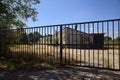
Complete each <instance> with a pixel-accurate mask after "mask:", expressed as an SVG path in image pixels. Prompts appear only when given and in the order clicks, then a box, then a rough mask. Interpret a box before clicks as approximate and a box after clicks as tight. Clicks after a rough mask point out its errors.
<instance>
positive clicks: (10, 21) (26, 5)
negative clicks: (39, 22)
mask: <svg viewBox="0 0 120 80" xmlns="http://www.w3.org/2000/svg"><path fill="white" fill-rule="evenodd" d="M39 3H40V0H0V20H1V21H0V24H3V25H1V26H0V27H3V26H6V27H7V28H13V27H24V26H25V25H26V24H25V21H27V20H28V19H29V18H32V20H33V21H36V16H37V14H38V12H37V10H36V8H35V7H33V5H36V4H39Z"/></svg>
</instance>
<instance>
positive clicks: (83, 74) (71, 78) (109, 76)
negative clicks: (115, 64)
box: [0, 66, 120, 80]
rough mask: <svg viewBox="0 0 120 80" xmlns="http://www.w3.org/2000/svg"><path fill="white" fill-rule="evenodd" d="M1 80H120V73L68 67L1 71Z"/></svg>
mask: <svg viewBox="0 0 120 80" xmlns="http://www.w3.org/2000/svg"><path fill="white" fill-rule="evenodd" d="M0 80H120V71H111V70H103V69H94V68H86V67H71V66H66V67H64V68H62V69H55V70H37V71H32V70H31V71H0Z"/></svg>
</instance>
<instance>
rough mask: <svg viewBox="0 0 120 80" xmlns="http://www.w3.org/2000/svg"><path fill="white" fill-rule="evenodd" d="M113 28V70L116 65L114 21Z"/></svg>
mask: <svg viewBox="0 0 120 80" xmlns="http://www.w3.org/2000/svg"><path fill="white" fill-rule="evenodd" d="M112 27H113V69H114V68H115V63H114V59H115V54H114V21H112Z"/></svg>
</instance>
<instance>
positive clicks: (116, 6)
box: [27, 0, 120, 27]
mask: <svg viewBox="0 0 120 80" xmlns="http://www.w3.org/2000/svg"><path fill="white" fill-rule="evenodd" d="M35 7H36V8H37V10H38V12H39V14H38V16H37V19H38V20H37V21H36V22H33V21H32V20H31V19H29V20H28V22H27V25H28V26H29V27H35V26H43V25H51V24H61V23H74V22H86V21H94V20H95V21H96V20H104V19H114V18H120V0H41V3H40V4H39V5H36V6H35Z"/></svg>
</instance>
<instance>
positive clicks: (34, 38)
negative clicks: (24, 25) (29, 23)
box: [28, 32, 42, 43]
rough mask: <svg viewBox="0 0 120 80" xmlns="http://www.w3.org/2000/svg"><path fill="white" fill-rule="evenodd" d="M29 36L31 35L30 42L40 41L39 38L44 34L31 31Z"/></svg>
mask: <svg viewBox="0 0 120 80" xmlns="http://www.w3.org/2000/svg"><path fill="white" fill-rule="evenodd" d="M28 37H29V42H32V43H35V42H38V40H39V38H40V37H42V35H40V33H38V32H34V33H29V34H28Z"/></svg>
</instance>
